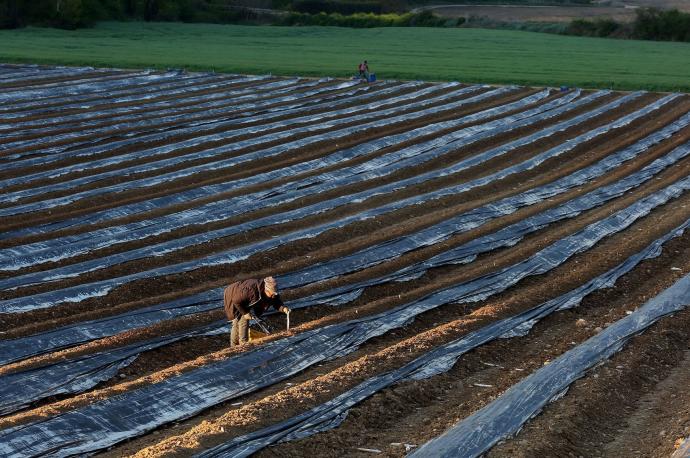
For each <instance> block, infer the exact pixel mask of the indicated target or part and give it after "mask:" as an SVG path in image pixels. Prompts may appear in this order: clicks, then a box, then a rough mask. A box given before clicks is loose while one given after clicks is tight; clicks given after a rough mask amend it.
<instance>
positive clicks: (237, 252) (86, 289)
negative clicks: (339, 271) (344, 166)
mask: <svg viewBox="0 0 690 458" xmlns="http://www.w3.org/2000/svg"><path fill="white" fill-rule="evenodd" d="M454 188H457V187H451V188H446V189H443V190H441V191H435V192H432V193H429V194H426V195H422V196H415V197H412V198H408V199H404V200H401V201H397V202H393V203H391V204H387V205H384V206H381V207H378V208H374V209H370V210H367V211H365V212H361V213H358V214H356V215H351V216H347V217H344V218H340V219H338V220H336V221H333V222H328V223H324V224H321V225H319V226H316V227H312V228H306V229H303V230H300V231H295V232H293V233H291V234H288V235H285V236H283V237H280V238H276V239H272V240H266V241H261V242H257V243H254V244H250V245H246V246H244V247H241V248H237V249H234V250H232V254H229V253H219V254H214V255H210V256H207V257H206V258H203V259H200V260H196V261H190V262H184V263H179V264H176V265H170V266H165V267H161V268H158V269H153V270H150V271H145V272H139V273H134V274H130V275H127V276H124V277H120V278H116V279H112V280H104V281H100V282H96V283H92V284H88V285H79V286H76V287H71V288H65V289H63V290H58V291H52V292H48V293H42V294H38V295H34V296H26V297H24V298H19V299H13V300H10V301H3V302H0V307H2V308H3V310H5V311H8V312H11V311H21V310H22V308H23V307H27V306H28V307H32V308H37V307H41V306H50V305H52V304H55V303H58V302H64V301H66V300H70V298H71V299H83V298H86V297H89V296H93V295H96V294H98V295H100V294H105V293H107V291H109V290H110V289H112V288H113V287H115V286H119V285H122V284H125V283H128V282H131V281H135V280H138V279H141V278H150V277H151V276H157V275H163V274H169V273H179V272H185V271H189V270H192V269H194V268H198V267H201V266H209V265H218V264H227V263H233V262H237V261H239V260H241V259H245V258H246V257H248V256H250V255H252V254H255V253H258V252H260V251H265V250H267V249H270V248H274V247H276V246H280V245H283V244H285V243H288V242H290V241H293V240H298V239H302V238H305V237H314V236H316V235H318V234H319V233H322V232H324V231H326V230H329V229H332V228H335V227H341V226H342V225H345V224H349V223H351V222H354V221H359V220H362V219H364V218H371V217H373V216H377V215H381V214H384V213H387V212H390V211H393V210H396V209H399V208H402V207H404V206H408V205H414V204H419V203H421V202H424V201H428V200H430V199H433V198H439V197H440V196H442V195H451V194H455V193H457V191H458V190H457V189H454ZM254 205H256V204H254ZM306 209H309V208H308V207H307V208H305V209H302V210H306ZM309 210H310V212H309V213H314V209H309ZM257 221H260V220H257ZM252 224H256V221H255V222H249V223H245V224H242V225H238V226H234V227H232V228H229V229H225V230H223V231H225V232H228V231H231V230H232V231H238V230H242V231H244V230H248V229H249V228H251V227H250V226H251V225H252ZM226 235H227V234H226ZM197 237H198V236H197ZM113 259H114V260H115V259H117V258H113ZM96 262H103V261H99V260H96ZM89 263H90V262H89V261H87V262H86V263H82V265H81V266H80V265H74V266H69V267H66V268H65V269H70V268H71V269H72V271H71V273H70V275H73V274H74V272H75V270H76V269H79V268H83V267H84V265H89V266H90V264H89ZM92 264H93V263H92ZM58 275H59V274H56V272H50V271H49V272H46V273H37V274H27V275H25V276H23V277H16V278H15V279H9V280H6V281H5V282H4V283H2V284H3V285H4V286H5V287H8V286H9V285H10V283H11V282H16V281H20V279H23V280H26V279H31V280H33V281H38V279H40V280H42V281H47V280H50V279H53V278H56V277H58Z"/></svg>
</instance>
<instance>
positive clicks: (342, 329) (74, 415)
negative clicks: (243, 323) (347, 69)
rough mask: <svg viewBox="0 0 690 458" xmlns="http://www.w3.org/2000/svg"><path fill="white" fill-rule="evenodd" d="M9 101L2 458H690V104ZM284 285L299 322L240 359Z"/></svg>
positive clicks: (162, 97) (142, 85)
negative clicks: (226, 302) (237, 338)
mask: <svg viewBox="0 0 690 458" xmlns="http://www.w3.org/2000/svg"><path fill="white" fill-rule="evenodd" d="M0 100H1V101H2V104H0V164H2V167H1V168H0V184H1V189H2V191H1V192H0V332H1V334H0V456H39V455H54V456H70V455H76V454H90V453H96V452H98V453H100V454H102V455H103V456H113V457H115V456H117V457H120V456H129V455H136V456H140V457H151V456H192V455H195V456H197V455H198V456H246V455H247V454H250V453H257V456H345V455H346V456H371V455H383V456H404V455H406V454H408V453H410V454H413V455H414V456H444V453H445V456H478V455H480V454H482V453H486V454H487V456H492V457H494V456H495V457H499V456H500V457H503V456H511V457H514V456H525V457H528V456H529V457H532V456H599V455H601V456H611V457H613V456H615V457H620V456H669V455H670V454H671V453H674V450H675V449H676V448H677V449H678V450H679V451H678V452H677V454H678V455H680V454H681V453H685V452H681V451H680V450H682V449H683V446H685V449H686V451H687V449H688V444H690V441H686V442H685V443H684V444H683V439H684V438H686V437H688V436H690V392H688V390H687V386H688V383H690V352H689V350H690V331H689V329H690V310H684V306H685V304H688V303H690V298H688V296H689V295H690V285H689V282H690V277H685V275H686V274H687V273H688V272H690V233H689V232H687V231H686V230H685V229H686V228H687V227H688V226H689V225H690V193H688V192H687V191H688V190H689V189H690V177H689V174H688V172H689V171H690V97H688V96H687V95H684V94H675V93H673V94H659V93H650V92H644V91H638V92H630V93H622V92H614V91H609V90H599V91H596V90H569V91H559V90H554V89H548V88H546V89H544V88H530V87H522V86H504V87H495V86H487V85H467V84H460V83H435V84H430V83H423V82H397V81H383V82H377V83H375V84H371V85H367V84H361V83H357V82H356V81H348V80H333V79H305V78H277V77H271V76H242V75H222V74H202V73H179V72H141V71H121V70H110V69H106V70H94V69H89V68H41V67H36V66H13V65H4V66H0ZM266 275H274V276H276V278H277V280H278V283H279V286H280V288H281V292H282V296H283V299H284V300H285V301H286V304H287V305H288V306H289V307H291V308H292V309H293V312H292V313H291V325H292V326H291V328H290V330H289V331H288V330H284V329H285V317H284V316H283V315H273V316H270V317H268V318H267V321H269V322H270V323H271V324H272V326H273V327H274V328H275V329H276V332H275V333H273V334H272V335H270V336H268V337H267V338H264V339H260V340H257V341H254V342H252V343H250V344H248V345H246V346H245V347H243V348H241V349H237V348H233V349H230V348H229V346H228V343H229V338H228V324H227V321H226V320H225V319H224V315H223V312H222V289H223V287H224V286H225V285H227V284H228V283H230V282H232V281H235V280H237V279H242V278H253V277H263V276H266ZM619 350H620V351H619ZM566 389H567V393H565V390H566ZM551 401H553V402H551ZM539 412H541V414H539V415H538V416H536V417H535V418H533V419H532V420H530V418H531V417H534V415H536V414H537V413H539ZM451 427H453V428H452V429H449V428H451ZM518 431H520V432H519V434H517V433H518ZM515 434H517V435H516V436H515V437H514V438H513V437H512V436H513V435H515ZM432 440H433V441H432ZM429 441H432V442H429ZM424 444H426V445H424Z"/></svg>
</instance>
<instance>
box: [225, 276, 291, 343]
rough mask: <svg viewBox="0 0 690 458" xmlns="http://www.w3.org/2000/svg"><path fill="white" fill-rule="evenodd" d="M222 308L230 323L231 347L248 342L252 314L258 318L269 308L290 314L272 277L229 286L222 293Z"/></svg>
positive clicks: (252, 279)
mask: <svg viewBox="0 0 690 458" xmlns="http://www.w3.org/2000/svg"><path fill="white" fill-rule="evenodd" d="M223 307H224V308H225V315H226V316H227V317H228V320H230V321H232V330H231V331H230V346H231V347H233V346H235V345H241V344H243V343H245V342H247V341H248V340H249V320H250V319H251V318H252V314H254V315H255V316H256V317H260V316H261V315H262V314H263V313H264V312H265V311H266V310H268V308H269V307H273V308H275V309H276V310H278V311H279V312H283V313H285V314H287V313H289V312H290V309H289V308H287V307H286V306H285V304H283V301H282V300H281V299H280V295H279V294H278V285H277V284H276V281H275V279H274V278H273V277H266V278H264V279H263V280H259V279H255V278H250V279H247V280H242V281H238V282H235V283H232V284H230V285H229V286H228V287H227V288H225V291H223Z"/></svg>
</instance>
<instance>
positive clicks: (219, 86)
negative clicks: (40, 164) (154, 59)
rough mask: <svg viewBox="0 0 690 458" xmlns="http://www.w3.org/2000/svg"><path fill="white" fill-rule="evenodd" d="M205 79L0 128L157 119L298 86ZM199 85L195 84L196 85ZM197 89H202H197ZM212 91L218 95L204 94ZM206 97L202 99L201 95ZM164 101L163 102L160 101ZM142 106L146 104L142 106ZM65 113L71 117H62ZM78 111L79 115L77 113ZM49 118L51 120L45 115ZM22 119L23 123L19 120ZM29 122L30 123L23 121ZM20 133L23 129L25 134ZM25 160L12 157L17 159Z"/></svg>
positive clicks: (51, 110) (24, 114) (259, 79)
mask: <svg viewBox="0 0 690 458" xmlns="http://www.w3.org/2000/svg"><path fill="white" fill-rule="evenodd" d="M205 79H206V78H201V77H184V78H176V79H175V82H171V83H159V84H156V85H154V87H152V88H149V90H145V91H144V92H141V91H126V92H124V93H123V95H121V96H117V94H114V95H115V97H113V95H112V94H109V95H108V96H107V97H100V98H97V99H94V100H92V101H83V102H75V103H69V102H68V103H63V104H61V105H57V106H50V107H43V106H42V104H41V105H39V106H41V108H36V109H33V110H26V111H21V112H17V113H13V114H6V115H3V116H2V117H0V128H1V129H3V130H5V129H9V128H11V127H12V126H14V128H15V129H17V132H18V133H21V132H23V131H27V130H29V131H30V130H35V129H43V128H47V129H51V128H52V129H54V128H55V127H56V126H58V125H65V126H66V127H80V126H85V127H87V126H91V125H94V124H98V123H100V122H103V121H102V119H93V118H92V116H91V113H97V114H98V117H99V118H102V117H108V118H109V119H113V120H122V119H130V118H135V119H136V117H140V116H142V115H143V116H145V115H146V114H150V115H155V114H156V113H157V112H159V111H161V112H163V113H168V112H170V110H171V109H172V108H175V107H177V109H180V107H179V106H178V105H183V106H184V108H191V109H194V108H199V107H202V108H203V107H204V106H209V107H214V106H225V105H227V104H228V102H227V100H226V98H227V96H228V94H230V95H233V94H234V95H238V96H240V95H242V94H251V92H252V91H253V90H254V89H258V90H261V89H260V88H261V87H266V86H268V89H270V88H281V87H285V86H291V85H293V84H295V80H292V79H290V80H278V81H275V80H270V78H269V77H266V76H249V77H244V76H243V77H236V78H226V79H225V81H223V82H222V83H216V84H214V85H212V86H211V87H207V84H198V83H199V80H201V82H202V83H203V81H204V80H205ZM267 80H268V82H265V81H267ZM195 83H196V84H195ZM249 83H252V86H251V87H248V88H243V89H234V86H237V85H241V84H249ZM198 86H202V88H201V89H198ZM209 89H212V90H213V89H215V90H216V91H215V92H211V93H205V92H207V91H208V90H209ZM199 91H201V92H202V93H205V94H203V95H199V94H198V92H199ZM157 99H161V100H157ZM142 104H144V105H143V106H142ZM63 111H66V112H68V113H62V112H63ZM75 111H76V112H75ZM46 114H50V115H51V117H50V118H46V117H45V115H46ZM37 115H39V116H41V117H42V118H44V119H39V120H36V119H32V117H34V116H37ZM11 117H14V118H15V119H12V121H11V122H5V123H2V118H11ZM20 118H21V119H20ZM24 118H27V119H24ZM20 129H24V130H23V131H22V130H20ZM21 157H22V156H13V158H14V159H18V158H21Z"/></svg>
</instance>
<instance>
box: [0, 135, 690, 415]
mask: <svg viewBox="0 0 690 458" xmlns="http://www.w3.org/2000/svg"><path fill="white" fill-rule="evenodd" d="M688 154H690V144H686V145H684V146H683V147H679V148H677V149H675V150H673V151H672V152H670V153H669V154H668V155H667V156H665V157H664V158H661V159H658V160H656V161H655V162H653V163H652V164H650V165H648V166H647V167H645V168H644V169H642V170H641V171H639V172H637V173H635V174H632V175H630V176H628V177H626V178H624V179H622V180H620V181H619V182H616V183H614V184H612V185H609V186H607V187H603V188H600V189H597V190H595V191H592V192H590V193H588V194H585V195H583V196H580V197H578V198H575V199H573V200H571V201H569V202H566V203H565V204H563V205H561V206H558V207H555V208H553V209H551V210H547V211H545V212H543V213H540V214H538V215H535V216H533V217H530V218H527V219H525V220H522V221H520V222H518V223H515V224H513V225H511V226H508V227H506V228H504V229H502V230H500V231H498V232H496V233H493V234H489V235H486V236H484V237H480V238H478V239H476V240H473V241H471V242H468V243H466V244H463V245H461V246H459V247H457V248H455V249H450V250H448V251H445V252H444V253H442V254H440V255H437V256H434V257H432V258H430V259H428V260H426V261H422V262H418V263H416V264H413V265H412V266H409V267H407V268H404V269H402V270H399V271H397V272H395V273H393V274H391V275H388V276H384V277H380V278H377V279H373V280H369V281H367V282H365V283H364V284H362V283H360V284H354V285H349V286H347V287H343V288H339V289H336V290H333V291H330V292H329V293H328V297H324V296H323V295H316V297H308V298H306V299H305V300H301V301H295V302H293V303H291V304H290V306H291V307H292V308H301V307H306V306H310V305H313V304H315V303H323V302H324V301H330V302H333V301H334V300H337V301H339V302H343V301H344V300H352V299H353V298H354V297H355V296H356V295H358V294H359V292H360V291H361V290H362V289H363V288H364V287H366V286H372V285H374V284H381V283H385V282H388V281H402V280H407V279H409V278H415V277H417V276H419V275H421V274H423V273H424V272H425V271H426V270H427V269H430V268H433V267H439V266H442V265H447V264H459V263H466V262H469V261H471V260H472V259H474V257H475V256H476V255H478V254H480V253H483V252H487V251H491V250H494V249H497V248H499V247H501V246H510V245H513V244H515V243H517V242H518V241H519V240H520V239H522V238H523V237H524V236H525V235H527V234H528V233H530V232H534V231H537V230H539V229H542V228H544V227H546V226H547V225H549V224H552V223H553V222H557V221H560V220H562V219H564V218H572V217H574V216H576V215H578V214H580V213H581V212H583V211H585V210H589V209H591V208H593V207H595V206H597V205H600V204H602V203H604V202H605V201H607V200H610V199H612V198H615V197H618V196H620V195H622V194H623V193H625V192H626V191H628V190H630V189H632V188H634V187H637V186H640V185H642V184H643V183H644V182H645V181H648V180H650V179H651V178H652V177H653V176H654V175H655V174H657V173H658V172H660V171H662V170H663V169H665V168H667V167H669V166H671V165H673V164H674V163H675V162H677V161H678V160H680V159H682V158H684V157H687V155H688ZM620 159H621V158H620V157H619V158H614V157H609V158H607V159H606V160H604V161H602V162H608V167H613V166H615V165H617V162H618V160H620ZM591 169H592V170H590V171H589V175H590V178H591V174H592V172H593V171H597V172H598V173H599V174H601V173H603V171H604V170H606V169H605V166H604V164H601V163H600V164H595V165H594V166H592V167H591ZM602 169H603V170H602ZM587 176H588V173H586V172H584V173H576V174H574V176H573V177H572V178H571V179H570V180H567V179H563V180H559V181H560V183H555V184H554V185H551V186H545V187H543V188H542V189H541V190H535V191H534V192H528V193H525V194H523V195H522V196H520V198H521V199H522V202H523V204H527V203H532V204H533V203H535V202H538V201H540V200H543V199H545V198H547V197H551V196H553V195H554V194H553V191H554V190H560V191H561V192H562V191H563V190H565V189H571V188H572V187H574V186H576V185H579V184H582V182H583V181H582V179H583V177H587ZM687 187H688V183H687V180H685V181H682V182H680V183H676V184H675V185H673V186H671V187H669V188H667V189H666V190H665V191H664V192H662V193H661V194H662V196H663V198H662V199H661V200H653V201H652V202H653V205H660V204H663V203H664V202H665V201H666V200H667V199H668V198H670V197H669V196H673V195H676V194H677V193H678V191H679V190H683V189H687ZM517 201H518V202H519V201H520V199H517ZM650 208H651V207H650ZM514 210H515V208H510V205H507V206H503V205H500V204H498V205H491V206H487V208H484V209H478V211H476V212H474V213H475V215H482V216H483V218H484V220H483V221H482V220H475V221H473V219H474V218H473V217H472V215H462V217H464V220H465V222H464V224H463V222H462V221H460V220H462V219H463V218H457V219H458V221H456V220H449V221H448V222H446V223H442V224H439V225H437V226H436V227H433V228H431V229H430V230H426V231H421V232H420V233H419V234H417V235H415V236H412V237H409V239H399V240H397V241H395V243H391V242H386V243H384V244H380V245H379V246H378V247H372V248H368V249H365V250H361V251H360V252H359V253H358V254H357V256H354V255H351V256H346V257H345V258H340V259H336V260H333V261H332V262H329V263H326V264H318V265H315V266H313V267H312V268H310V269H307V270H303V271H299V272H295V273H293V274H288V275H284V276H281V277H280V282H281V285H283V287H284V288H286V289H287V288H294V287H298V286H301V285H303V284H306V283H311V282H314V281H319V280H324V279H326V278H332V277H335V276H337V275H342V274H344V273H348V272H352V271H356V270H361V269H363V268H366V267H368V266H370V265H373V264H377V263H379V262H383V260H384V259H379V258H378V256H377V254H378V253H379V252H380V250H379V249H378V248H385V249H387V250H389V251H390V254H386V256H388V257H392V256H394V255H400V254H401V253H404V252H406V251H409V250H411V249H414V248H416V247H418V246H423V245H424V244H425V243H428V242H429V240H428V239H427V240H425V239H424V238H423V236H422V235H423V234H424V233H427V234H429V235H430V236H431V241H434V239H435V240H436V241H438V240H442V239H444V238H447V237H448V236H449V235H450V234H452V233H453V231H459V230H469V229H471V228H472V227H476V226H477V225H480V224H481V223H483V222H486V221H487V220H489V219H491V218H492V217H496V216H500V215H501V214H505V213H510V212H512V211H514ZM468 216H469V217H468ZM442 230H445V231H446V232H445V233H443V232H441V231H442ZM408 240H409V241H408ZM220 296H221V292H220V290H213V291H211V292H209V293H205V295H197V296H195V297H193V298H185V299H183V300H178V301H174V302H173V303H174V304H175V307H174V308H173V307H171V304H170V303H168V304H167V305H168V308H167V310H161V308H160V307H150V308H148V309H145V310H141V311H138V312H137V313H135V314H133V315H132V316H127V317H120V321H119V322H118V320H117V318H115V319H104V320H98V321H97V322H95V323H83V324H82V325H80V327H79V329H78V330H77V329H75V327H74V326H70V327H68V328H66V329H62V330H58V331H53V332H51V333H47V334H48V335H46V336H38V337H34V338H33V341H32V338H25V339H18V340H17V341H14V342H13V341H9V342H7V343H4V344H3V345H2V346H0V348H2V350H3V354H6V355H7V356H6V358H9V360H10V361H11V360H16V359H18V358H20V357H21V356H26V355H27V353H26V349H27V348H30V349H31V350H30V351H33V352H34V354H35V352H37V351H41V348H43V350H44V351H45V350H46V344H49V345H50V344H51V343H52V346H53V347H55V345H56V344H57V345H60V347H61V348H63V347H65V346H69V345H68V344H67V342H66V341H65V339H75V337H76V338H77V339H79V336H80V335H81V336H82V340H81V341H84V340H85V339H84V337H83V336H84V335H87V336H88V338H91V339H93V338H97V337H99V336H102V334H103V332H104V331H105V330H106V329H108V332H110V333H111V334H112V333H114V332H117V331H122V330H123V329H122V328H119V329H118V328H117V326H118V325H120V326H121V325H122V324H123V323H124V322H128V323H129V324H130V325H131V324H136V325H138V326H146V325H150V324H153V323H154V322H155V321H154V320H160V319H169V318H172V317H174V316H181V315H187V314H190V313H199V312H201V311H205V310H209V309H212V308H216V307H217V305H216V304H217V302H216V301H217V298H218V297H220ZM94 325H96V326H100V327H99V329H98V330H96V329H94ZM113 325H115V327H114V328H113ZM212 326H215V328H218V329H220V328H222V327H223V326H224V323H222V322H219V323H216V324H215V325H212ZM99 333H100V335H99ZM75 334H76V335H75ZM197 334H198V331H197V330H193V331H189V332H188V334H187V335H186V336H185V335H184V333H182V334H178V335H177V336H176V340H178V339H180V338H184V337H191V336H193V335H197ZM60 337H62V340H61V339H60ZM166 343H167V342H165V341H161V340H159V339H154V342H153V344H152V343H151V342H142V343H139V344H135V345H133V346H130V347H128V348H127V353H126V355H127V357H130V355H131V353H136V346H137V345H139V346H140V347H141V348H142V350H141V351H144V350H145V349H151V348H153V347H152V345H154V346H161V345H165V344H166ZM120 354H121V350H116V351H114V352H112V353H107V352H106V353H101V354H99V355H98V356H94V357H89V358H86V359H87V361H86V363H84V362H83V360H84V359H85V358H83V357H79V358H76V360H72V361H66V362H61V363H59V364H56V365H51V366H48V367H45V368H40V369H35V370H32V371H30V372H29V373H20V374H17V375H15V376H11V377H10V379H9V380H7V379H4V380H3V379H1V378H0V381H2V383H0V385H4V386H5V387H7V389H8V390H9V391H10V392H9V393H6V394H7V396H4V397H6V398H7V399H8V400H12V401H11V406H12V407H16V405H24V404H26V403H28V402H30V401H32V400H35V399H34V398H32V397H31V396H47V395H50V394H54V393H53V392H52V391H51V390H50V389H49V388H50V387H58V388H57V389H59V390H61V392H64V390H65V389H68V388H65V386H64V385H63V384H62V383H61V382H62V380H64V379H65V378H67V379H69V380H72V379H76V380H80V384H79V385H77V386H78V387H79V388H80V389H84V387H85V386H86V383H85V382H84V377H86V376H91V374H98V375H99V377H96V376H93V378H92V381H93V384H95V383H97V382H98V381H100V380H101V379H100V374H102V373H104V372H105V373H108V372H107V370H108V368H109V367H111V366H112V365H113V364H114V361H113V358H115V359H116V360H117V361H118V364H117V366H118V367H122V366H123V365H125V364H127V362H125V361H124V360H125V359H126V358H125V357H120V356H118V355H120ZM12 358H14V359H12ZM5 362H7V360H5ZM25 385H31V386H34V387H35V389H34V390H31V391H25V392H24V393H22V394H21V395H20V394H19V393H17V388H16V387H22V386H25ZM0 392H1V390H0ZM0 408H5V409H7V408H9V407H7V406H1V405H0Z"/></svg>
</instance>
